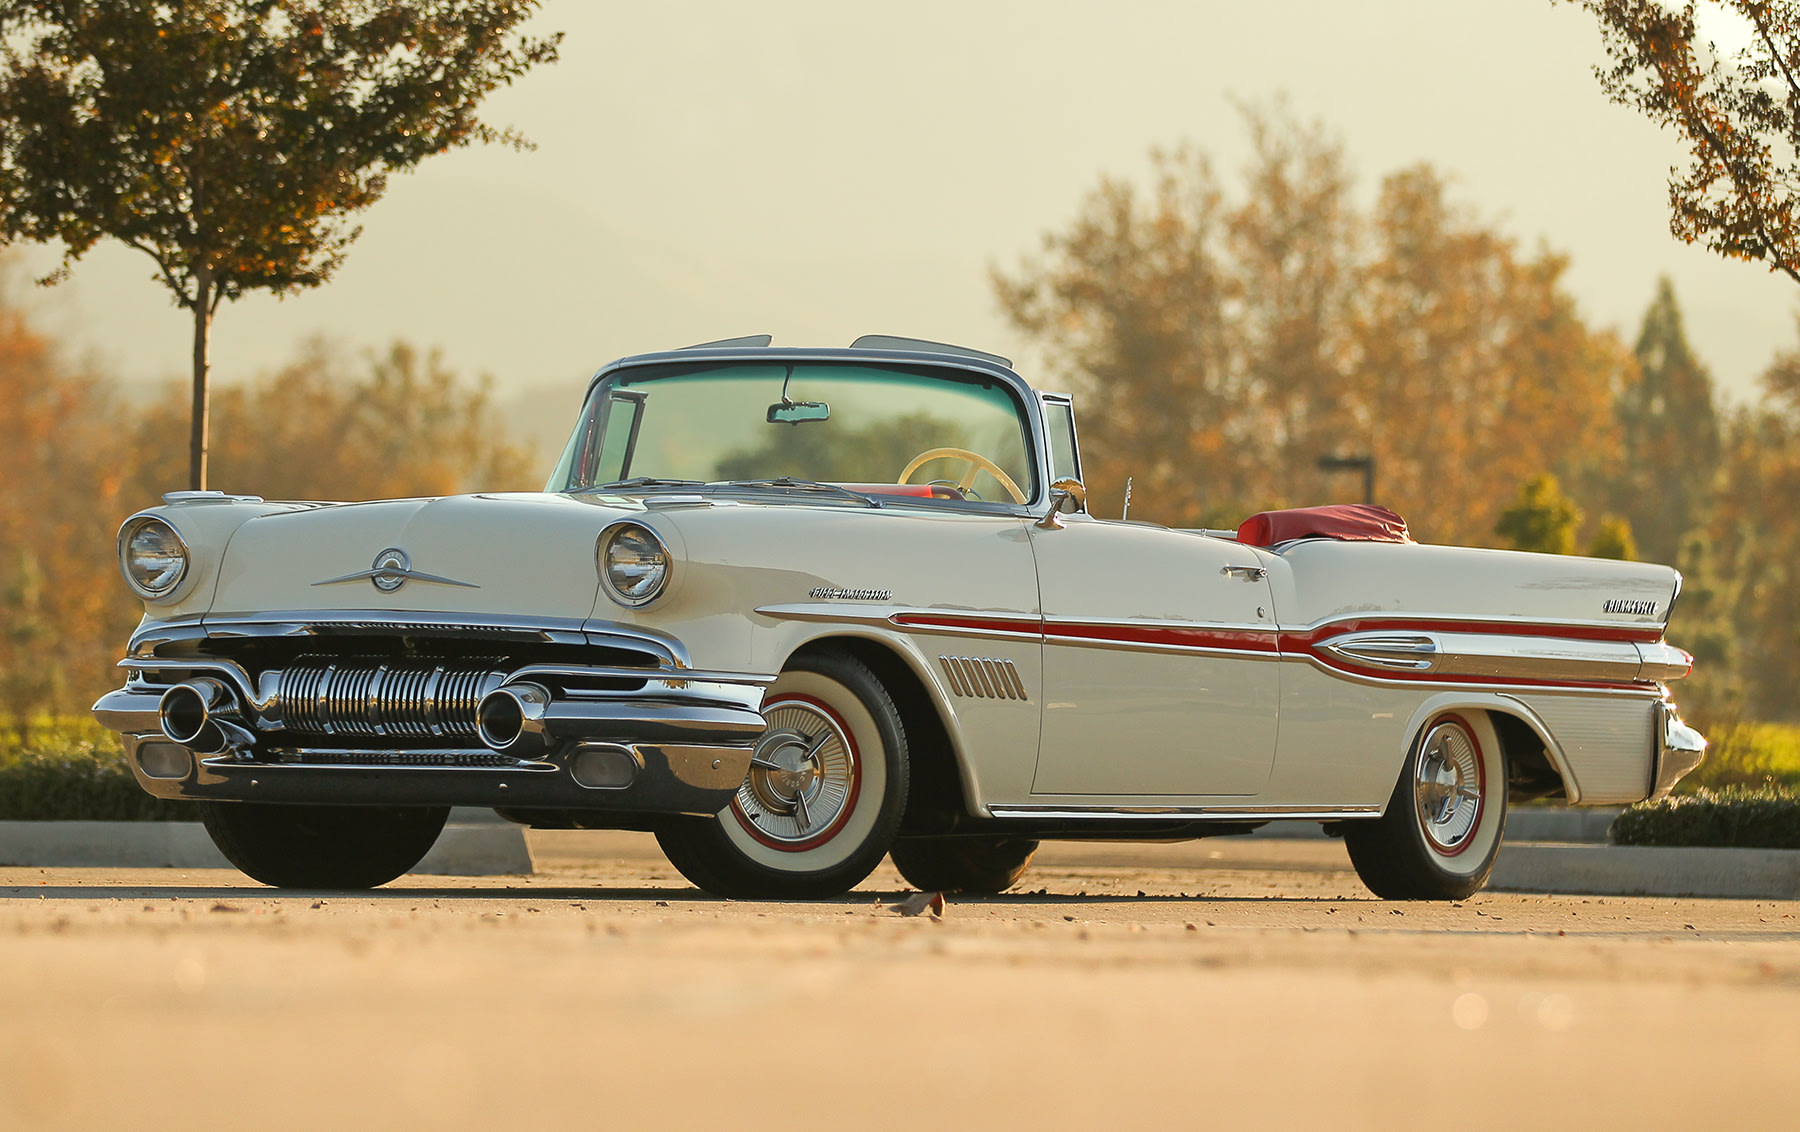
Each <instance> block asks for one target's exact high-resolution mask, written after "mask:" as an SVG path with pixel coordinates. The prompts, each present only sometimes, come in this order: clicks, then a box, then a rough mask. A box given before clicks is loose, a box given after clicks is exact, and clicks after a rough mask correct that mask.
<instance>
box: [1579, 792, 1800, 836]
mask: <svg viewBox="0 0 1800 1132" xmlns="http://www.w3.org/2000/svg"><path fill="white" fill-rule="evenodd" d="M1608 837H1610V838H1611V840H1612V843H1613V844H1614V845H1687V846H1697V847H1703V848H1716V849H1800V793H1796V792H1795V791H1793V790H1790V789H1788V788H1786V787H1782V786H1758V787H1748V786H1727V787H1726V788H1725V789H1723V790H1704V789H1702V790H1698V791H1696V792H1694V793H1693V794H1685V795H1684V794H1677V795H1675V796H1673V797H1670V798H1665V799H1663V800H1662V801H1660V802H1643V803H1640V804H1638V805H1636V806H1633V807H1631V808H1630V809H1629V810H1626V811H1625V812H1624V813H1622V814H1620V815H1619V816H1618V817H1617V818H1615V819H1613V824H1612V829H1611V830H1610V831H1609V833H1608Z"/></svg>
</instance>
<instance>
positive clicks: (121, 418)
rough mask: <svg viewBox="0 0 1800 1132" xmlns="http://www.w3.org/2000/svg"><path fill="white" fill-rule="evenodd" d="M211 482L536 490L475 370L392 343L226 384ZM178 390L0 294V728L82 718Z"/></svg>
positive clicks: (169, 474) (158, 484)
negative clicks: (44, 328) (108, 364)
mask: <svg viewBox="0 0 1800 1132" xmlns="http://www.w3.org/2000/svg"><path fill="white" fill-rule="evenodd" d="M215 411H216V413H217V416H216V421H217V423H218V431H217V434H216V435H217V437H218V444H217V446H216V447H215V450H214V451H215V462H214V478H215V481H216V482H217V483H218V485H219V486H221V487H223V488H224V489H226V490H229V491H235V492H243V493H248V494H255V495H263V496H266V497H268V498H289V499H369V498H379V497H393V496H408V495H441V494H446V493H449V492H455V491H469V490H476V489H483V488H491V489H496V490H507V489H532V488H536V487H540V486H542V478H541V477H542V474H543V468H542V467H540V466H539V464H541V462H542V461H537V462H533V461H532V460H530V459H529V458H528V454H527V453H526V452H525V451H524V450H523V449H522V448H521V447H520V446H519V445H517V444H515V443H513V442H512V440H511V439H510V435H511V434H510V433H509V431H508V429H507V427H506V425H505V423H504V421H502V420H500V419H499V417H498V415H497V413H496V411H495V408H494V405H493V402H492V396H491V393H490V391H489V389H488V384H487V381H486V379H482V380H480V381H469V380H467V379H465V378H462V377H459V376H458V375H457V374H456V373H455V372H454V371H453V370H451V369H449V368H448V367H447V366H445V364H444V363H443V362H442V360H441V359H439V358H438V357H437V356H436V355H435V354H427V353H421V352H420V351H418V350H416V349H414V348H413V347H411V346H409V345H407V344H405V343H402V342H396V343H394V344H392V345H391V346H390V347H388V349H387V350H386V351H385V352H382V353H372V354H368V355H364V356H361V357H356V356H350V355H348V354H346V353H345V352H344V351H342V350H338V349H334V348H333V347H331V346H329V345H327V344H324V343H315V344H312V345H310V346H308V347H307V348H306V349H304V350H303V351H302V352H301V354H300V356H299V357H297V358H296V359H295V360H294V361H293V362H292V363H290V364H289V365H288V366H286V367H284V368H283V369H281V370H280V371H278V372H276V373H273V374H268V375H265V376H263V377H261V378H258V379H256V380H253V381H251V382H249V383H248V384H243V385H234V386H228V387H226V388H225V389H224V390H223V391H222V393H221V395H220V397H219V401H218V404H217V406H216V410H215ZM187 424H188V394H187V390H186V389H185V388H184V387H183V386H182V385H180V384H178V383H171V384H170V385H168V386H167V387H166V388H164V389H162V390H160V391H158V392H157V393H156V394H155V395H154V396H152V397H150V398H149V399H148V400H141V399H140V400H139V401H138V402H137V403H134V402H133V401H130V400H127V399H124V398H122V397H120V396H119V394H118V391H117V390H116V389H115V387H114V386H113V385H112V384H111V383H109V382H107V381H105V380H104V379H102V378H100V377H98V376H95V375H92V374H88V373H84V372H82V371H81V370H79V369H76V368H74V367H71V366H70V365H68V363H66V362H65V361H64V360H63V359H62V358H61V357H60V356H59V355H58V353H57V351H56V349H55V348H54V345H53V344H52V343H50V342H48V341H47V340H45V339H44V338H43V337H42V336H41V335H39V334H37V333H35V332H34V331H33V330H32V328H31V327H30V325H29V324H28V322H27V320H26V319H25V318H24V317H23V316H22V315H21V314H20V313H19V311H18V310H17V309H15V308H11V307H8V306H7V305H6V304H5V303H4V302H0V438H4V443H0V722H4V721H5V719H7V718H11V719H13V720H15V721H16V720H29V719H30V718H31V717H33V716H34V715H39V714H41V713H52V712H53V713H63V714H66V713H76V712H84V711H85V710H86V709H87V707H88V705H89V704H91V703H92V702H93V701H94V699H95V698H96V697H98V696H99V694H100V693H101V692H103V691H105V690H106V689H107V688H109V687H111V686H113V684H114V683H115V682H116V677H117V673H116V670H115V669H114V667H113V664H114V662H115V661H117V660H118V658H119V656H120V654H121V650H122V648H123V646H124V643H125V640H126V638H127V636H129V634H130V632H131V628H132V626H133V625H135V624H136V623H137V619H138V617H139V616H140V615H141V614H142V612H143V607H142V605H141V604H140V603H138V602H137V601H136V600H135V599H134V598H133V597H132V596H131V594H130V593H129V591H127V590H126V589H125V586H124V583H123V582H121V581H120V579H119V570H118V560H117V555H116V551H115V547H114V542H113V540H114V536H115V534H116V533H117V531H118V528H119V523H120V521H121V520H123V519H124V518H125V516H127V515H129V514H131V513H132V512H133V511H136V510H138V509H139V508H142V507H148V506H151V505H153V504H155V503H156V502H158V500H159V497H160V495H161V493H162V492H163V491H167V490H170V489H172V488H175V487H178V486H180V485H181V484H182V482H183V481H184V479H185V472H186V466H187V455H188V453H187Z"/></svg>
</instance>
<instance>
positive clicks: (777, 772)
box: [735, 700, 856, 848]
mask: <svg viewBox="0 0 1800 1132" xmlns="http://www.w3.org/2000/svg"><path fill="white" fill-rule="evenodd" d="M763 718H765V719H767V720H768V722H769V730H768V731H766V732H764V733H763V737H762V740H761V741H760V742H759V743H757V745H756V752H755V754H753V755H752V756H751V757H750V773H749V775H748V776H746V777H745V779H744V784H743V785H742V786H741V787H739V788H738V794H737V802H736V803H735V805H736V808H737V811H738V813H739V815H740V816H741V817H743V819H744V820H745V821H746V822H748V823H749V825H750V826H751V828H752V829H754V830H755V832H756V833H758V834H759V835H761V837H762V838H763V839H765V840H767V841H773V842H776V843H778V844H780V845H782V846H783V847H792V848H800V847H803V846H804V845H805V844H806V843H808V842H811V841H814V840H816V839H817V838H819V837H821V836H824V835H826V834H829V833H830V832H831V831H832V830H833V828H834V827H835V826H837V825H838V824H839V822H840V821H841V819H843V818H844V817H845V815H846V812H847V810H848V808H849V805H850V803H851V801H852V798H853V794H854V788H855V784H856V756H855V753H854V749H853V747H852V745H851V743H850V741H849V738H848V736H846V735H845V734H844V731H843V728H842V727H841V726H840V725H839V724H838V722H837V720H836V719H835V718H833V717H832V716H831V715H830V714H829V713H828V712H826V711H825V710H823V709H822V708H820V707H817V706H815V705H813V704H810V703H807V702H805V701H801V700H788V701H784V702H781V703H777V704H775V705H773V706H771V707H769V708H768V709H766V710H765V711H764V712H763Z"/></svg>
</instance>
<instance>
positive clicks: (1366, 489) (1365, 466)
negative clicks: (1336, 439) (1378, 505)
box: [1319, 456, 1375, 503]
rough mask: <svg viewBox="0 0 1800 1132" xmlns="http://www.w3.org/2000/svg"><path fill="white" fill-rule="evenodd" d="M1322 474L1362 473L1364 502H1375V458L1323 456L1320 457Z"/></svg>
mask: <svg viewBox="0 0 1800 1132" xmlns="http://www.w3.org/2000/svg"><path fill="white" fill-rule="evenodd" d="M1319 470H1320V471H1321V472H1361V473H1362V478H1363V502H1364V503H1373V502H1375V457H1374V456H1321V457H1319Z"/></svg>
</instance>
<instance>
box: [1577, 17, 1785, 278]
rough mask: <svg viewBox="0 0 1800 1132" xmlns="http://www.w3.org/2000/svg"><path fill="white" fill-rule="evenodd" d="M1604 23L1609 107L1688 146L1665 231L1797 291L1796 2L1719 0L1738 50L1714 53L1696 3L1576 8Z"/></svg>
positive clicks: (1603, 77) (1675, 175) (1603, 78)
mask: <svg viewBox="0 0 1800 1132" xmlns="http://www.w3.org/2000/svg"><path fill="white" fill-rule="evenodd" d="M1578 2H1579V3H1580V4H1581V5H1582V7H1584V8H1587V9H1588V10H1589V11H1590V12H1592V13H1593V14H1594V16H1595V17H1596V18H1597V19H1598V20H1599V21H1600V29H1601V33H1602V35H1603V36H1604V38H1605V42H1606V52H1607V54H1608V56H1610V57H1611V64H1610V65H1609V66H1604V67H1596V68H1595V73H1596V74H1597V75H1598V76H1599V79H1600V85H1601V87H1602V88H1603V89H1604V90H1605V91H1606V93H1607V94H1608V95H1610V96H1611V97H1612V99H1613V101H1615V102H1619V103H1623V104H1624V105H1626V106H1631V107H1633V108H1635V109H1636V110H1638V111H1639V112H1640V113H1642V114H1643V115H1644V116H1645V117H1647V118H1649V119H1650V120H1651V121H1653V122H1655V123H1657V124H1658V125H1660V126H1664V127H1669V128H1672V129H1674V130H1675V131H1677V132H1678V133H1680V134H1681V135H1682V137H1683V138H1684V139H1685V140H1686V142H1687V145H1688V163H1687V166H1686V168H1679V167H1677V168H1674V169H1671V170H1670V178H1669V212H1670V215H1669V230H1670V231H1671V232H1673V233H1674V234H1675V236H1676V237H1677V238H1679V239H1681V240H1683V241H1686V242H1687V243H1695V242H1703V243H1705V244H1706V246H1707V247H1708V248H1710V249H1712V250H1713V251H1715V252H1718V253H1719V254H1721V255H1724V256H1728V257H1731V258H1733V259H1749V260H1758V261H1760V262H1762V263H1764V264H1766V265H1768V267H1769V270H1771V271H1778V272H1780V273H1782V274H1783V275H1786V276H1787V277H1788V278H1789V279H1792V280H1793V281H1794V282H1796V283H1800V4H1794V3H1790V2H1787V0H1715V13H1716V14H1717V15H1718V17H1719V18H1720V20H1721V21H1724V22H1729V23H1731V24H1734V25H1735V27H1734V28H1733V30H1735V31H1736V32H1739V33H1741V34H1740V36H1738V37H1737V38H1741V39H1742V40H1743V44H1742V46H1741V47H1740V46H1737V45H1735V44H1734V45H1733V46H1732V48H1731V49H1729V50H1725V51H1722V50H1721V49H1720V48H1719V47H1718V46H1717V45H1716V44H1715V43H1713V42H1712V40H1711V39H1710V38H1709V37H1708V36H1706V35H1705V34H1704V33H1703V30H1702V29H1701V28H1700V27H1699V26H1697V23H1696V3H1695V0H1685V2H1675V0H1578Z"/></svg>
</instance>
